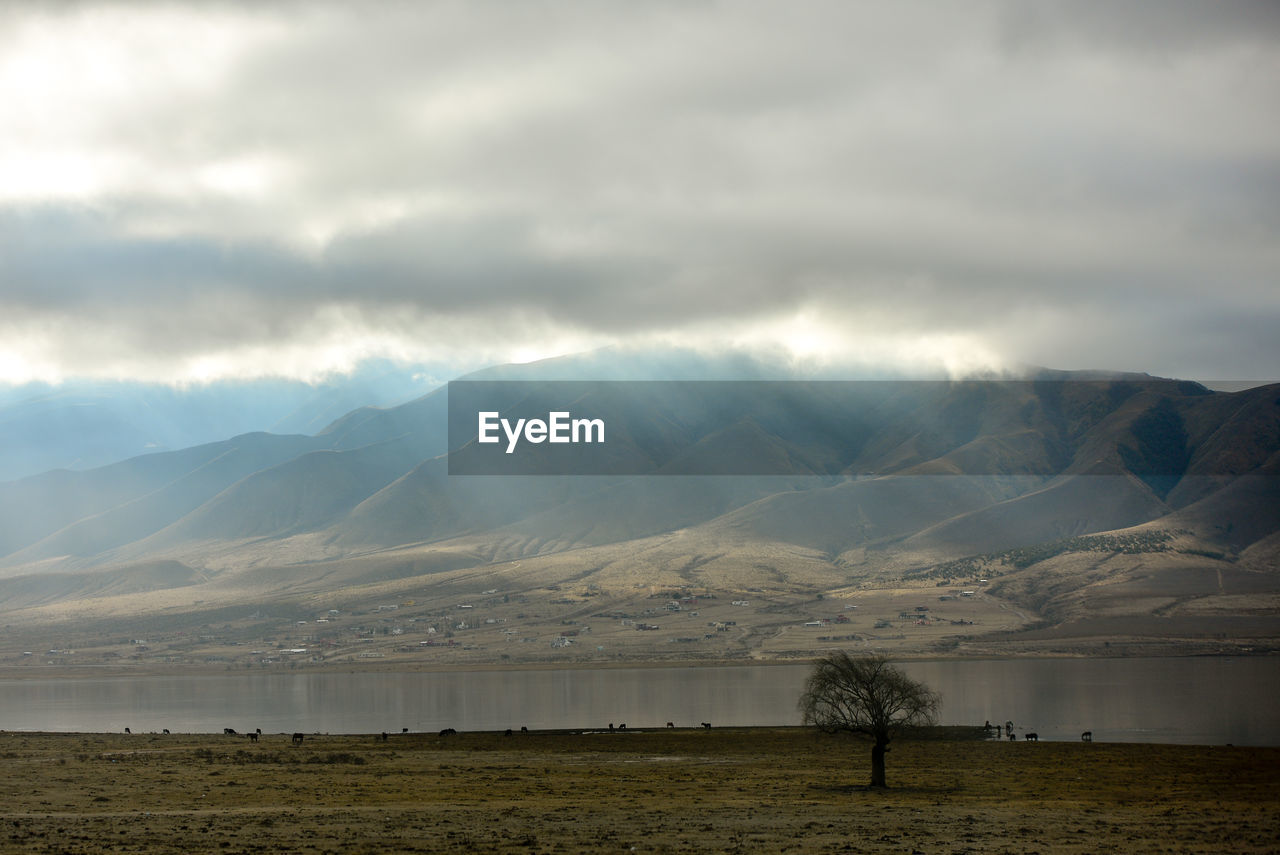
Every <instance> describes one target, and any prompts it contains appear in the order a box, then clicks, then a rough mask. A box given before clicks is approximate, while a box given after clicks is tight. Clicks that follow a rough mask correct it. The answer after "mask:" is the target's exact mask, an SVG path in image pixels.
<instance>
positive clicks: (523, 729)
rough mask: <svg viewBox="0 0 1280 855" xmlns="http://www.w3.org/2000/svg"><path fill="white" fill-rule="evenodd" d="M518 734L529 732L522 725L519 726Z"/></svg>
mask: <svg viewBox="0 0 1280 855" xmlns="http://www.w3.org/2000/svg"><path fill="white" fill-rule="evenodd" d="M520 732H521V733H528V732H529V728H527V727H525V726H524V725H523V724H522V725H520Z"/></svg>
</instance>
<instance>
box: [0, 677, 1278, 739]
mask: <svg viewBox="0 0 1280 855" xmlns="http://www.w3.org/2000/svg"><path fill="white" fill-rule="evenodd" d="M902 667H903V669H904V670H906V671H907V672H908V673H909V674H910V675H911V676H912V677H914V678H916V679H919V680H923V681H924V682H925V683H927V684H928V685H929V686H930V687H931V688H933V689H936V690H938V691H940V692H941V693H942V697H943V704H942V711H941V715H940V717H939V718H940V722H941V723H942V724H979V725H980V724H982V723H983V722H984V721H988V720H989V721H991V722H992V723H1000V724H1003V723H1004V722H1005V721H1007V720H1011V721H1013V722H1014V725H1015V732H1017V733H1018V734H1019V736H1021V735H1022V734H1023V733H1025V732H1027V731H1036V732H1038V733H1039V735H1040V738H1041V739H1042V740H1048V739H1066V740H1077V739H1079V738H1080V733H1081V732H1082V731H1084V730H1091V731H1092V732H1093V735H1094V739H1095V740H1096V741H1124V742H1167V743H1188V744H1222V743H1233V744H1235V745H1280V704H1277V699H1278V698H1280V659H1275V658H1267V657H1254V658H1247V657H1246V658H1212V657H1205V658H1167V659H1013V660H977V661H970V660H964V661H951V660H940V661H924V662H908V663H904V664H903V666H902ZM808 671H809V667H808V665H802V664H796V665H744V666H731V667H655V668H594V669H564V670H537V671H534V670H530V671H519V670H512V671H466V672H463V671H457V672H439V673H435V672H432V673H408V674H397V673H355V674H350V673H328V674H307V673H301V674H294V673H291V674H263V673H244V674H229V675H226V676H201V677H115V678H107V679H39V680H3V681H0V729H3V730H11V731H12V730H48V731H86V732H95V731H97V732H111V731H121V730H123V729H124V728H125V727H129V728H131V729H132V730H133V731H134V732H135V733H138V732H147V731H159V730H162V729H164V728H169V729H170V730H172V731H173V732H175V733H177V732H219V731H221V730H222V729H223V728H224V727H233V728H236V729H237V730H239V731H242V732H243V731H248V730H253V729H254V728H261V729H262V731H263V732H264V733H278V732H293V731H304V732H308V733H313V732H321V733H376V732H378V731H383V730H386V731H390V732H399V731H400V730H401V729H402V728H408V729H409V730H411V731H426V732H434V731H438V730H440V729H442V728H445V727H453V728H456V729H458V730H502V729H504V728H508V727H511V728H516V729H518V728H520V727H521V726H527V727H529V728H530V729H545V728H586V729H595V728H607V727H608V725H609V724H610V723H611V722H612V723H615V724H622V723H625V724H626V725H627V727H628V729H630V730H635V729H643V728H655V727H662V726H664V725H665V724H666V722H668V721H672V722H674V723H675V724H677V725H679V726H682V727H683V726H696V725H698V724H699V723H700V722H704V721H709V722H712V724H713V725H721V726H742V725H794V724H799V723H800V715H799V711H798V710H797V708H796V700H797V698H798V697H799V694H800V690H801V686H802V685H803V683H804V679H805V677H806V675H807V674H808Z"/></svg>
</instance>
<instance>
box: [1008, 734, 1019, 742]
mask: <svg viewBox="0 0 1280 855" xmlns="http://www.w3.org/2000/svg"><path fill="white" fill-rule="evenodd" d="M1009 741H1010V742H1017V741H1018V734H1016V733H1011V734H1009Z"/></svg>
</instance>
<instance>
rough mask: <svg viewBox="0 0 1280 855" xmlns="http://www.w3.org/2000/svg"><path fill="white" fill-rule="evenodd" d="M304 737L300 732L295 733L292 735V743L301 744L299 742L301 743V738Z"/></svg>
mask: <svg viewBox="0 0 1280 855" xmlns="http://www.w3.org/2000/svg"><path fill="white" fill-rule="evenodd" d="M304 738H305V737H303V735H302V734H301V733H295V734H294V735H293V744H294V745H301V744H302V740H303V739H304Z"/></svg>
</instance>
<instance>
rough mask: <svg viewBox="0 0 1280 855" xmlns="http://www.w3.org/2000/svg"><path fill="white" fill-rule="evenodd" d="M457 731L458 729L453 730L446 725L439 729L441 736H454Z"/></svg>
mask: <svg viewBox="0 0 1280 855" xmlns="http://www.w3.org/2000/svg"><path fill="white" fill-rule="evenodd" d="M457 733H458V731H456V730H454V729H453V728H452V727H446V728H445V729H444V730H442V731H440V735H441V736H456V735H457Z"/></svg>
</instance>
